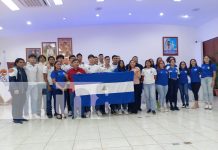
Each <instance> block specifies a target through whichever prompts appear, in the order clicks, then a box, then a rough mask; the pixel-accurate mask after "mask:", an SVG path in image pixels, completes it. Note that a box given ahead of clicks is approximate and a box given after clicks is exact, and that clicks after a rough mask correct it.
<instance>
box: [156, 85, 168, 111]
mask: <svg viewBox="0 0 218 150" xmlns="http://www.w3.org/2000/svg"><path fill="white" fill-rule="evenodd" d="M156 89H157V92H158V94H159V95H160V106H161V108H164V107H165V103H166V95H167V92H168V85H166V86H163V85H156Z"/></svg>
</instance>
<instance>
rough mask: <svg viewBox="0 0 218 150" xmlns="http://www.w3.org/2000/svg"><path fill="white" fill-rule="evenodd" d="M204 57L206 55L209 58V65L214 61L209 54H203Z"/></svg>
mask: <svg viewBox="0 0 218 150" xmlns="http://www.w3.org/2000/svg"><path fill="white" fill-rule="evenodd" d="M205 57H208V58H209V65H211V64H212V63H213V62H214V60H213V59H212V58H211V57H210V56H208V55H205V56H204V58H205ZM203 64H205V62H204V60H203Z"/></svg>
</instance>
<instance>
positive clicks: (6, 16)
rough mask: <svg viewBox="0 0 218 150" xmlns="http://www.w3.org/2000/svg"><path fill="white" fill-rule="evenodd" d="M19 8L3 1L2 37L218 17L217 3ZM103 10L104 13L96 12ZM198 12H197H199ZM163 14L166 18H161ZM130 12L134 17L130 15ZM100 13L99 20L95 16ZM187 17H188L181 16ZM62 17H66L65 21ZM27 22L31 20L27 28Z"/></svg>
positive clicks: (194, 22)
mask: <svg viewBox="0 0 218 150" xmlns="http://www.w3.org/2000/svg"><path fill="white" fill-rule="evenodd" d="M13 1H14V2H15V3H17V5H18V6H19V7H20V10H18V11H11V10H10V9H9V8H8V7H6V6H5V5H4V4H3V3H2V2H1V1H0V26H1V27H3V30H0V36H6V35H9V34H16V33H24V32H37V31H43V30H48V29H54V28H66V27H72V26H87V25H101V24H142V23H146V24H148V23H149V24H176V25H187V26H194V27H196V26H199V25H201V24H203V23H206V22H207V21H210V20H212V19H214V18H216V17H218V9H217V6H218V0H182V1H181V2H174V1H173V0H104V2H101V3H98V2H96V0H63V3H64V4H63V5H61V6H56V5H54V3H53V1H52V0H48V1H49V2H50V4H51V6H50V7H37V8H26V7H23V6H21V4H19V3H18V0H13ZM96 9H101V10H96ZM196 10H197V11H196ZM160 12H163V13H164V16H160V15H159V14H160ZM129 13H131V14H129ZM96 14H99V15H100V16H99V17H96ZM186 14H188V15H189V16H190V17H189V18H186V19H185V18H182V17H181V15H186ZM63 18H66V19H65V20H64V19H63ZM26 21H31V22H32V25H31V26H28V25H27V24H26Z"/></svg>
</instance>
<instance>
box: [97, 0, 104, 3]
mask: <svg viewBox="0 0 218 150" xmlns="http://www.w3.org/2000/svg"><path fill="white" fill-rule="evenodd" d="M96 2H98V3H99V2H104V0H96Z"/></svg>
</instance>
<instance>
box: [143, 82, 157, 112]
mask: <svg viewBox="0 0 218 150" xmlns="http://www.w3.org/2000/svg"><path fill="white" fill-rule="evenodd" d="M155 90H156V89H155V84H154V83H153V84H144V92H145V99H146V107H147V110H156V96H155Z"/></svg>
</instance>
